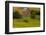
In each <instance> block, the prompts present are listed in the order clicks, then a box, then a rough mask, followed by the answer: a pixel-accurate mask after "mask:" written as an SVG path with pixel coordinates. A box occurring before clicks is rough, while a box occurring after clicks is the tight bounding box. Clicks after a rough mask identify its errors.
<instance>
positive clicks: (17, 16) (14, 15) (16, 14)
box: [13, 12, 22, 19]
mask: <svg viewBox="0 0 46 35" xmlns="http://www.w3.org/2000/svg"><path fill="white" fill-rule="evenodd" d="M21 17H22V16H21V15H20V14H19V13H18V12H13V18H16V19H19V18H21Z"/></svg>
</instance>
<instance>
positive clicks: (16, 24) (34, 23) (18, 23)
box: [13, 17, 40, 28]
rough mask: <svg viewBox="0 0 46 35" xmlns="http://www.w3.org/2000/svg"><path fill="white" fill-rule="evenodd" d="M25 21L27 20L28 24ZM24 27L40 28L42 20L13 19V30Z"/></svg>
mask: <svg viewBox="0 0 46 35" xmlns="http://www.w3.org/2000/svg"><path fill="white" fill-rule="evenodd" d="M24 20H27V21H28V22H24ZM23 27H40V20H39V19H31V18H29V17H27V18H23V19H13V28H23Z"/></svg>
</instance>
